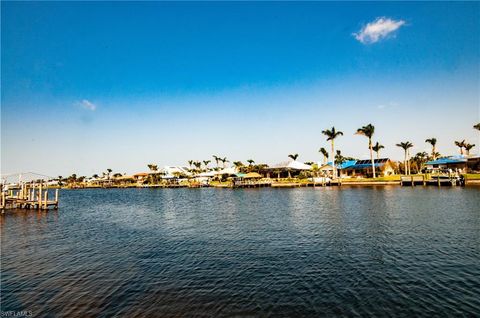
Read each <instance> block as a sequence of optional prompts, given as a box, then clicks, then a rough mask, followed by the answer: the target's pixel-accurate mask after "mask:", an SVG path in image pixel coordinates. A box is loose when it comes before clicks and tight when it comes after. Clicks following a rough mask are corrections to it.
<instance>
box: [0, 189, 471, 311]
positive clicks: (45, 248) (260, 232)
mask: <svg viewBox="0 0 480 318" xmlns="http://www.w3.org/2000/svg"><path fill="white" fill-rule="evenodd" d="M61 199H62V200H61V206H60V209H59V211H58V212H55V211H51V212H48V213H45V212H35V211H16V212H7V213H6V214H5V215H4V216H2V217H1V219H0V230H1V239H2V241H1V247H2V250H1V261H2V264H1V265H2V272H1V274H2V277H1V278H2V286H1V289H2V310H4V311H7V310H15V311H20V310H29V311H32V312H33V314H34V315H35V316H36V317H47V316H68V317H70V316H80V317H96V316H129V317H145V316H152V317H155V316H156V317H184V316H188V317H266V316H267V317H268V316H272V317H292V316H310V317H318V316H338V317H352V316H402V317H407V316H408V317H410V316H415V317H416V316H424V317H430V316H476V315H478V314H479V313H480V300H479V298H478V294H479V293H480V213H479V212H478V206H479V203H480V202H479V201H480V200H479V190H478V189H476V188H464V189H460V188H454V189H442V190H439V189H433V188H422V187H417V188H415V189H411V188H398V187H395V188H393V187H371V188H353V187H352V188H343V189H335V188H326V189H325V188H318V189H291V190H286V189H282V190H278V189H258V190H257V189H250V190H247V189H246V190H239V191H230V190H218V189H130V190H84V191H62V192H61Z"/></svg>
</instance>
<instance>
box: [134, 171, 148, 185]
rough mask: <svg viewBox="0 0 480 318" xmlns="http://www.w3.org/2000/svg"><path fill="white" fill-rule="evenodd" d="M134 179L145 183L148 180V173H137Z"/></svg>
mask: <svg viewBox="0 0 480 318" xmlns="http://www.w3.org/2000/svg"><path fill="white" fill-rule="evenodd" d="M133 178H134V179H135V181H136V182H139V183H141V182H143V181H145V180H146V179H147V178H148V173H147V172H139V173H135V174H134V175H133Z"/></svg>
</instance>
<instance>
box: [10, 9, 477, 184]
mask: <svg viewBox="0 0 480 318" xmlns="http://www.w3.org/2000/svg"><path fill="white" fill-rule="evenodd" d="M1 6H2V7H1V9H2V12H1V18H2V20H1V36H2V38H1V54H2V69H1V76H2V79H1V84H2V85H1V93H2V96H1V106H2V109H1V133H2V136H1V142H2V145H1V163H2V173H11V172H20V171H35V172H40V173H44V174H48V175H52V176H56V175H59V174H61V175H64V176H65V175H69V174H71V173H74V172H76V173H77V174H83V175H91V174H93V173H96V172H99V171H104V170H105V169H106V168H112V169H113V170H114V171H115V172H121V173H123V172H127V173H131V172H137V171H142V170H146V165H147V164H148V163H157V164H158V165H160V166H163V165H177V164H185V162H186V161H187V160H189V159H194V160H204V159H211V155H212V154H218V155H222V156H226V157H228V158H229V159H230V160H232V161H233V160H242V161H245V160H247V159H249V158H253V159H254V160H256V161H257V162H265V163H270V164H271V163H276V162H279V161H285V160H286V159H287V155H288V154H289V153H299V154H300V160H303V161H314V160H320V155H319V154H318V152H317V151H318V149H319V148H320V147H322V146H324V147H326V146H328V144H327V143H326V141H325V138H324V136H323V135H322V134H321V131H322V130H323V129H325V128H329V127H331V126H333V125H334V126H335V127H336V128H337V129H339V130H342V131H343V132H344V133H345V135H344V136H343V137H340V138H339V139H338V142H337V145H338V148H339V149H341V150H342V152H343V153H344V155H349V156H354V157H358V158H367V157H368V149H367V140H366V138H365V137H362V136H357V135H354V132H355V130H356V129H357V128H358V127H360V126H362V125H365V124H368V123H372V124H374V125H375V127H376V134H375V141H376V140H378V141H380V143H382V144H384V145H385V147H386V149H385V151H384V153H383V155H384V156H389V157H392V158H394V159H400V158H402V150H401V149H399V148H398V147H395V144H396V143H398V142H400V141H405V140H410V141H412V142H413V143H414V144H415V147H414V149H413V152H417V151H423V150H429V148H428V146H427V145H426V144H425V143H424V140H425V139H426V138H428V137H437V139H438V140H439V145H438V147H439V151H440V152H441V153H442V154H453V153H457V149H456V148H455V146H454V145H453V141H454V140H459V139H467V141H469V142H471V143H476V144H477V145H478V144H480V140H479V134H478V133H476V132H475V131H474V130H473V129H472V126H473V125H474V124H475V123H477V122H478V121H479V117H480V115H479V113H480V92H479V91H480V78H479V76H480V75H479V74H480V23H479V21H480V3H479V2H465V3H460V2H459V3H434V2H428V3H418V2H409V3H395V2H385V3H378V2H374V3H366V2H365V3H364V2H354V3H345V2H342V3H323V2H302V3H291V2H280V3H273V2H258V3H255V2H236V3H232V2H205V3H199V2H194V3H187V2H178V3H173V2H168V3H158V2H142V3H128V2H121V3H107V2H100V3H98V2H2V3H1ZM381 17H384V18H386V19H391V21H396V22H398V21H402V23H403V24H402V25H401V26H400V27H399V28H398V29H397V30H395V31H394V32H391V33H389V34H388V36H386V37H384V38H380V39H379V40H378V41H377V42H375V43H362V42H361V41H359V40H358V39H357V38H356V37H355V36H354V33H357V34H358V33H359V32H360V31H361V30H362V28H364V27H365V26H366V25H367V24H368V23H372V22H375V21H376V20H377V19H378V18H381ZM474 151H477V148H474Z"/></svg>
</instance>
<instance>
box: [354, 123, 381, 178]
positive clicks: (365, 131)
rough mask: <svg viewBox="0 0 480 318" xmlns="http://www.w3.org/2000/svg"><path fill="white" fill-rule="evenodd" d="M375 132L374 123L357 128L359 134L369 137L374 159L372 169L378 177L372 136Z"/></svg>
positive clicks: (371, 154)
mask: <svg viewBox="0 0 480 318" xmlns="http://www.w3.org/2000/svg"><path fill="white" fill-rule="evenodd" d="M374 132H375V126H373V125H372V124H368V125H367V126H363V127H361V128H358V129H357V134H359V135H363V136H365V137H367V138H368V149H369V150H370V160H371V161H372V171H373V177H374V178H376V177H377V176H376V174H375V160H373V149H372V147H373V146H372V137H373V134H374Z"/></svg>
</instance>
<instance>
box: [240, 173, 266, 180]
mask: <svg viewBox="0 0 480 318" xmlns="http://www.w3.org/2000/svg"><path fill="white" fill-rule="evenodd" d="M261 177H262V175H261V174H259V173H257V172H249V173H247V174H246V175H244V176H243V178H245V179H254V178H261Z"/></svg>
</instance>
